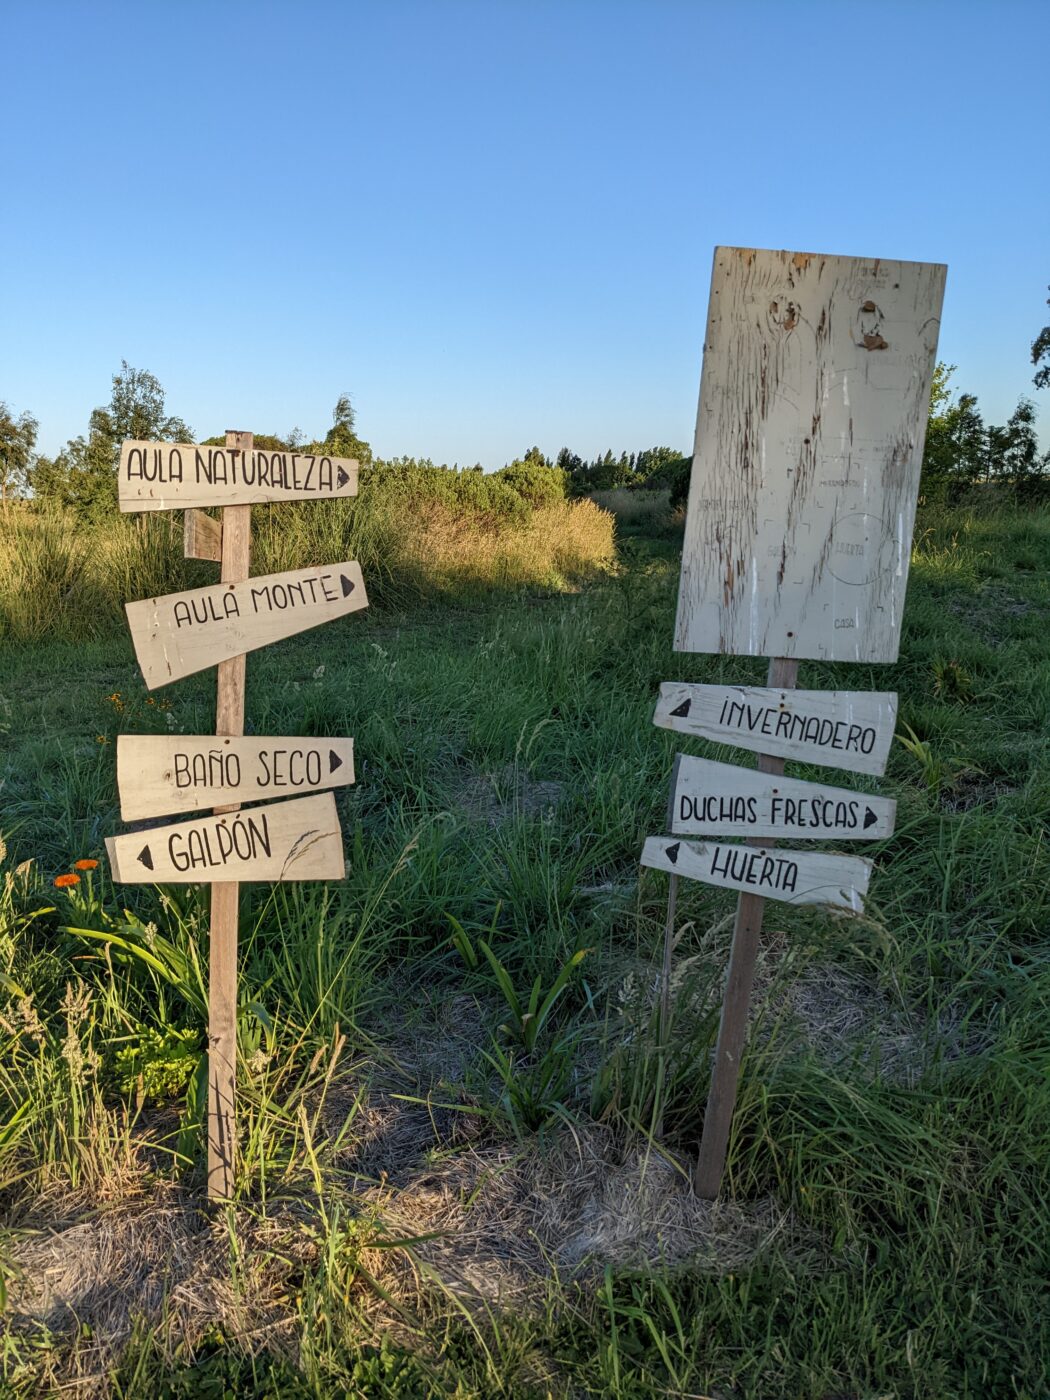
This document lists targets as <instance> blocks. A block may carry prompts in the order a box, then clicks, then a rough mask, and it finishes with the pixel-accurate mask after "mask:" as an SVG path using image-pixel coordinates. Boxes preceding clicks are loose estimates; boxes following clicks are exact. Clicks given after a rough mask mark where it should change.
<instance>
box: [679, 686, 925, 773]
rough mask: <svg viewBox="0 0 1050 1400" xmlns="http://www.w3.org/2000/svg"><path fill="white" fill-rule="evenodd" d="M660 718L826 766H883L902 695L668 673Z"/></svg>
mask: <svg viewBox="0 0 1050 1400" xmlns="http://www.w3.org/2000/svg"><path fill="white" fill-rule="evenodd" d="M653 723H654V724H657V725H660V727H661V728H663V729H673V730H675V731H676V732H677V733H679V734H696V735H698V736H699V737H700V738H702V739H710V740H711V741H712V742H713V743H718V744H732V745H733V746H734V747H735V748H742V749H750V750H752V751H753V752H756V751H757V752H759V753H766V754H774V755H777V756H778V757H781V758H794V759H798V761H799V762H800V763H813V764H816V765H818V766H819V767H821V768H842V769H846V770H848V771H849V772H853V773H874V774H879V773H884V772H885V771H886V760H887V757H888V756H889V751H890V745H891V744H892V742H893V733H894V727H895V725H896V723H897V696H896V695H895V694H894V693H892V692H891V691H861V690H786V689H783V688H777V687H770V686H746V685H689V684H686V683H684V682H679V681H665V682H664V683H663V684H662V685H661V686H660V698H659V700H658V701H657V704H656V713H655V714H654V716H653Z"/></svg>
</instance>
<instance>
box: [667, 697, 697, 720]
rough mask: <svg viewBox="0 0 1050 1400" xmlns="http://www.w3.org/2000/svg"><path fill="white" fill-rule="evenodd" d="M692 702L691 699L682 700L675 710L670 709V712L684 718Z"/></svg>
mask: <svg viewBox="0 0 1050 1400" xmlns="http://www.w3.org/2000/svg"><path fill="white" fill-rule="evenodd" d="M692 703H693V702H692V700H683V701H682V703H681V704H680V705H679V706H678V708H677V710H672V711H671V713H672V714H673V715H675V716H677V718H678V719H685V717H686V715H687V714H688V713H689V706H690V705H691V704H692Z"/></svg>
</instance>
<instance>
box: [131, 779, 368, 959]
mask: <svg viewBox="0 0 1050 1400" xmlns="http://www.w3.org/2000/svg"><path fill="white" fill-rule="evenodd" d="M106 851H107V853H108V855H109V861H110V867H111V869H112V872H113V878H114V880H116V881H118V883H120V884H132V885H188V884H200V883H201V882H202V881H211V882H212V884H213V885H215V884H222V883H227V882H229V881H236V880H242V881H243V880H258V881H267V882H269V881H278V880H342V879H343V878H344V876H345V873H346V866H345V860H344V857H343V840H342V835H341V832H340V829H339V819H338V817H337V815H336V809H335V798H334V797H333V796H332V794H331V793H330V792H323V793H317V794H315V795H314V796H312V797H297V798H293V799H292V800H291V801H289V802H271V803H269V804H268V805H266V806H265V807H250V808H248V809H247V810H245V811H243V812H240V811H237V812H221V813H213V814H212V815H211V816H208V817H198V818H196V819H195V820H193V821H188V822H179V823H177V824H176V825H174V826H160V827H154V828H153V829H152V830H147V831H133V832H127V833H125V834H124V835H122V836H109V837H107V838H106ZM213 912H214V911H213ZM212 933H213V935H214V923H213V928H212Z"/></svg>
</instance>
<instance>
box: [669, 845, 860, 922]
mask: <svg viewBox="0 0 1050 1400" xmlns="http://www.w3.org/2000/svg"><path fill="white" fill-rule="evenodd" d="M642 864H643V865H648V866H651V867H652V868H653V869H654V870H666V871H667V872H668V873H669V874H671V875H684V876H685V877H686V879H689V880H700V881H702V882H703V883H704V884H705V885H719V886H721V887H722V888H724V889H730V890H743V891H744V892H745V893H747V894H758V895H762V896H764V897H765V898H766V899H779V900H782V901H784V903H786V904H833V905H836V906H837V907H839V908H842V909H853V910H855V911H857V912H860V910H861V909H863V907H864V903H863V901H864V895H865V894H866V893H867V889H868V881H869V879H870V878H871V868H872V867H871V861H870V860H864V859H863V858H862V857H861V856H840V855H829V854H828V853H826V852H824V851H785V850H780V849H779V848H778V849H776V850H770V849H763V848H762V847H755V846H728V845H722V844H720V843H718V842H715V841H703V842H692V841H683V840H681V839H680V838H678V837H674V836H650V837H649V839H648V840H647V841H646V843H645V848H644V849H643V851H642Z"/></svg>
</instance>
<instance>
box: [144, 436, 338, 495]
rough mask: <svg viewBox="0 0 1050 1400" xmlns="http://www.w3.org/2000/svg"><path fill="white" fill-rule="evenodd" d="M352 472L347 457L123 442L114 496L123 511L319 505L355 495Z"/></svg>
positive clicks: (257, 449) (184, 443) (180, 444)
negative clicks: (278, 503)
mask: <svg viewBox="0 0 1050 1400" xmlns="http://www.w3.org/2000/svg"><path fill="white" fill-rule="evenodd" d="M357 470H358V464H357V462H356V461H355V460H354V459H353V458H352V457H325V456H319V455H318V454H316V453H312V452H267V451H265V450H263V449H261V448H252V449H250V450H249V451H247V452H245V451H242V450H239V449H238V448H236V447H230V446H229V445H226V446H224V447H203V446H197V445H196V444H195V443H191V442H140V441H128V442H125V443H123V444H122V445H121V449H120V465H119V467H118V469H117V493H118V496H119V499H120V508H121V510H123V511H129V510H181V509H182V508H183V507H186V506H247V505H253V504H255V503H257V502H260V501H311V500H317V501H320V500H330V499H331V498H332V497H334V496H356V495H357Z"/></svg>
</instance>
